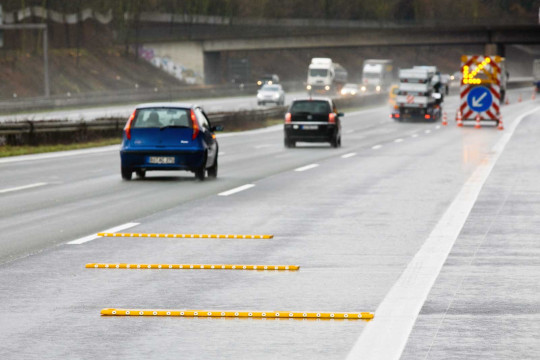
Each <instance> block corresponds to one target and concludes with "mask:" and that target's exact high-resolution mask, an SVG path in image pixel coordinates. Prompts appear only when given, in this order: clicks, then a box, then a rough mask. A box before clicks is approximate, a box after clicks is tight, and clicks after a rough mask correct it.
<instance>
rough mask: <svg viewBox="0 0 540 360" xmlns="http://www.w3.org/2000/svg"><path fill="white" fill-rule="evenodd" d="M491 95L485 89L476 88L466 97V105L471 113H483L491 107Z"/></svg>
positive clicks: (482, 87) (481, 87)
mask: <svg viewBox="0 0 540 360" xmlns="http://www.w3.org/2000/svg"><path fill="white" fill-rule="evenodd" d="M492 103H493V95H491V92H490V91H489V89H488V88H487V87H484V86H477V87H475V88H474V89H472V90H471V91H469V95H467V104H468V105H469V108H470V109H471V110H472V111H475V112H478V113H480V112H484V111H486V110H488V109H489V108H490V107H491V104H492Z"/></svg>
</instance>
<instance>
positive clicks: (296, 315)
mask: <svg viewBox="0 0 540 360" xmlns="http://www.w3.org/2000/svg"><path fill="white" fill-rule="evenodd" d="M101 315H102V316H177V317H232V318H272V319H351V320H353V319H354V320H358V319H362V320H371V319H373V317H374V316H375V315H374V314H373V313H370V312H360V313H350V312H291V311H230V310H227V311H224V310H148V309H102V310H101Z"/></svg>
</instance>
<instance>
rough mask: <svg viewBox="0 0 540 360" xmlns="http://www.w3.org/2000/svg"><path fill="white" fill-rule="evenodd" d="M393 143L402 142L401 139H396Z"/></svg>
mask: <svg viewBox="0 0 540 360" xmlns="http://www.w3.org/2000/svg"><path fill="white" fill-rule="evenodd" d="M394 142H395V143H400V142H403V139H396V140H394Z"/></svg>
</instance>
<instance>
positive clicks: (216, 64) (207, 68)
mask: <svg viewBox="0 0 540 360" xmlns="http://www.w3.org/2000/svg"><path fill="white" fill-rule="evenodd" d="M204 79H205V83H206V84H208V85H212V84H219V83H221V80H222V79H221V53H220V52H218V51H212V52H205V53H204Z"/></svg>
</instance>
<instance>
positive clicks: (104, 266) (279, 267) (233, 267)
mask: <svg viewBox="0 0 540 360" xmlns="http://www.w3.org/2000/svg"><path fill="white" fill-rule="evenodd" d="M85 267H86V268H88V269H92V268H94V269H186V270H190V269H194V270H199V269H204V270H290V271H295V270H298V269H300V266H299V265H232V264H127V263H113V264H104V263H89V264H86V265H85Z"/></svg>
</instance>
